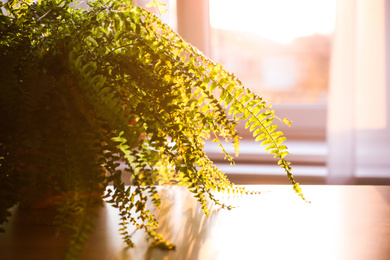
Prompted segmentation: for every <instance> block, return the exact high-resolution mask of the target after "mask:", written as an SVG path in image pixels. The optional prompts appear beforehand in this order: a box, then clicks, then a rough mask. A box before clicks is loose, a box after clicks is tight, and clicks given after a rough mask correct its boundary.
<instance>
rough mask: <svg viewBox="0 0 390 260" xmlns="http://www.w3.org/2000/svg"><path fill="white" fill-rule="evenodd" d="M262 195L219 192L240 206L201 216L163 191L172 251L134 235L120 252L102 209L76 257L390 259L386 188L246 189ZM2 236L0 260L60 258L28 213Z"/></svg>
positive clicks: (184, 198) (171, 191) (112, 215)
mask: <svg viewBox="0 0 390 260" xmlns="http://www.w3.org/2000/svg"><path fill="white" fill-rule="evenodd" d="M246 187H247V188H248V189H250V190H260V191H268V190H269V191H270V192H265V193H263V194H260V195H249V196H228V195H219V196H220V199H222V200H223V201H224V202H229V203H231V204H232V205H236V206H238V207H236V208H234V209H232V210H230V211H229V210H224V209H220V210H218V208H216V207H214V208H213V210H212V214H211V216H209V217H206V216H205V215H204V214H203V213H202V211H201V209H200V207H199V205H198V204H197V202H196V200H195V199H194V198H193V197H192V195H191V194H190V193H189V192H188V191H187V190H186V189H185V188H182V187H171V188H161V190H160V192H161V194H162V198H163V200H162V208H161V209H160V210H158V211H157V212H156V216H157V218H158V220H159V222H160V233H161V234H163V235H164V236H165V238H167V239H169V240H170V241H171V242H173V243H175V244H176V250H175V251H162V250H160V249H156V248H150V247H149V245H148V243H146V242H145V235H144V234H143V233H142V232H140V231H137V233H136V234H135V236H134V242H135V243H136V247H135V248H132V249H128V250H125V249H124V244H123V242H122V241H121V237H120V235H119V234H118V232H117V230H118V224H117V223H118V221H117V220H118V217H117V215H118V214H117V211H116V209H114V208H112V207H111V206H109V205H106V206H105V207H103V208H101V209H100V214H99V218H98V220H97V224H96V231H95V234H94V235H93V236H92V237H91V239H90V240H89V242H88V244H87V245H86V246H85V248H84V251H83V253H82V255H81V256H80V259H94V260H95V259H103V260H105V259H110V260H111V259H112V260H113V259H137V260H138V259H144V260H146V259H148V260H153V259H178V260H179V259H180V260H186V259H201V260H208V259H210V260H211V259H212V260H215V259H223V260H225V259H267V260H268V259H310V260H312V259H316V260H318V259H326V260H335V259H347V260H349V259H353V260H361V259H364V260H365V259H367V260H381V259H383V260H388V259H390V186H325V185H318V186H304V185H302V188H303V192H304V194H305V196H306V197H307V198H308V199H309V200H311V201H312V203H311V204H307V203H305V202H303V201H302V200H301V199H300V198H299V197H298V196H296V195H295V194H294V192H293V191H292V189H291V186H285V185H280V186H246ZM13 214H14V215H13V218H12V220H11V221H10V223H8V224H7V225H5V229H6V233H0V259H18V260H19V259H29V260H30V259H61V257H60V254H61V252H62V249H63V241H61V240H60V239H58V238H56V237H55V230H54V227H52V226H47V225H43V224H39V223H36V222H33V221H32V220H31V218H29V216H31V212H29V211H28V210H25V209H23V210H22V209H18V208H14V209H13Z"/></svg>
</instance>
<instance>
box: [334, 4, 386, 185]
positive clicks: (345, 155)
mask: <svg viewBox="0 0 390 260" xmlns="http://www.w3.org/2000/svg"><path fill="white" fill-rule="evenodd" d="M328 108H329V110H328V124H327V125H328V128H327V138H328V148H329V157H328V170H329V176H328V183H329V184H353V183H355V182H356V180H357V179H359V178H374V179H375V178H376V179H378V178H379V179H380V178H390V1H387V0H338V4H337V21H336V30H335V35H334V41H333V50H332V63H331V74H330V96H329V104H328Z"/></svg>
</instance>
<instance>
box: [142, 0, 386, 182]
mask: <svg viewBox="0 0 390 260" xmlns="http://www.w3.org/2000/svg"><path fill="white" fill-rule="evenodd" d="M147 2H149V1H147V0H145V1H143V0H138V4H139V5H141V6H145V3H147ZM165 2H166V3H167V5H168V8H169V9H168V13H167V14H164V15H163V16H162V19H163V20H164V21H165V22H166V23H167V24H168V25H170V26H171V27H172V28H174V29H175V30H176V31H177V32H178V33H179V34H180V35H181V36H182V37H183V38H184V39H185V40H187V41H189V42H190V43H192V44H193V45H194V46H196V47H197V48H199V49H200V50H201V51H202V52H203V53H204V54H205V55H207V56H209V57H210V58H211V59H213V60H214V61H216V62H219V63H221V64H222V65H224V66H225V67H226V68H227V69H228V70H229V71H231V72H233V73H234V74H236V75H237V76H238V78H240V80H241V81H242V82H243V84H244V85H245V86H246V87H248V88H250V89H252V90H253V91H254V92H256V93H257V94H258V95H260V96H262V97H263V98H264V99H265V100H266V101H268V102H270V103H272V104H273V108H274V109H275V110H276V112H277V115H278V116H279V117H281V118H285V117H286V118H288V119H290V120H291V121H292V122H293V123H292V126H291V128H288V127H286V126H282V125H281V130H282V131H284V132H285V134H286V136H287V140H288V141H286V145H287V146H288V147H289V150H290V153H291V154H290V155H289V156H288V157H287V159H289V160H290V161H291V162H292V165H293V174H294V175H295V176H296V178H297V180H298V181H300V182H301V183H302V184H376V185H381V184H390V127H389V122H390V113H389V112H390V52H389V48H390V2H389V1H386V0H273V1H269V0H241V1H234V0H166V1H165ZM149 10H151V11H154V12H156V10H153V9H149ZM239 131H240V133H241V135H242V136H243V140H242V144H241V152H240V155H239V156H238V157H237V158H236V165H235V166H233V167H230V166H229V165H228V163H227V162H225V161H224V160H223V155H221V154H220V152H219V148H218V147H217V146H215V145H214V144H212V143H208V144H207V145H206V151H207V154H208V155H209V156H210V157H211V158H212V159H213V161H214V162H215V163H216V164H217V165H218V166H219V167H220V168H221V169H222V170H224V171H225V172H226V174H227V175H228V177H229V178H230V179H231V180H232V181H233V182H234V183H237V184H284V183H288V179H287V178H286V177H285V174H284V172H283V170H282V169H280V168H279V167H275V160H273V158H272V156H271V155H268V154H266V153H265V152H263V151H262V150H263V149H262V148H261V147H260V146H259V144H256V143H254V140H253V138H251V134H250V133H248V132H247V131H245V129H244V127H242V126H241V127H240V128H239ZM227 147H229V146H228V145H227ZM231 151H233V149H231Z"/></svg>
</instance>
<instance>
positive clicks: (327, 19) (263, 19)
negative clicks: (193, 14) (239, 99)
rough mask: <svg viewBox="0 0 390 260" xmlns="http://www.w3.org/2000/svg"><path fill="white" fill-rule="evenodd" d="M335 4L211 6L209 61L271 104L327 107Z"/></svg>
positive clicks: (220, 2)
mask: <svg viewBox="0 0 390 260" xmlns="http://www.w3.org/2000/svg"><path fill="white" fill-rule="evenodd" d="M335 11H336V10H335V0H272V1H271V0H241V1H236V0H210V23H211V51H212V53H211V56H212V59H213V60H215V61H217V62H220V63H222V64H223V65H224V66H225V67H226V68H227V69H228V70H230V71H232V72H234V73H235V74H236V75H237V76H238V77H239V78H240V79H241V80H242V81H243V83H244V85H245V86H247V87H248V88H251V89H252V90H253V91H255V92H257V93H258V94H259V95H260V96H263V97H264V98H265V99H266V100H267V101H270V102H271V103H274V104H275V103H290V104H291V103H301V104H302V103H311V104H313V103H314V104H318V103H326V96H327V89H328V71H329V62H330V49H331V38H332V33H333V29H334V22H335Z"/></svg>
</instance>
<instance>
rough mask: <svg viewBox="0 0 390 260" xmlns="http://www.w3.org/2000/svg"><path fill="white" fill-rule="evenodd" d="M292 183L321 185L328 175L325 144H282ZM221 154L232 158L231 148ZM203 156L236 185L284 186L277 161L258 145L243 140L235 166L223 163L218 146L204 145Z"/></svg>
mask: <svg viewBox="0 0 390 260" xmlns="http://www.w3.org/2000/svg"><path fill="white" fill-rule="evenodd" d="M285 144H286V145H287V147H288V149H289V152H290V154H289V155H288V156H287V159H288V160H289V161H290V162H291V163H292V167H293V171H292V173H293V175H294V176H295V178H296V181H298V182H302V183H306V184H324V183H325V180H326V176H327V174H328V171H327V168H326V157H327V147H326V142H325V141H286V142H285ZM224 148H225V150H227V151H228V152H229V153H230V154H232V155H234V149H233V147H232V145H226V146H225V147H224ZM205 151H206V154H207V155H208V156H209V158H210V159H211V160H212V161H213V162H214V163H215V165H216V166H217V167H218V168H219V169H220V170H221V171H222V172H224V173H225V174H226V175H227V177H228V178H229V179H230V180H231V181H232V182H233V183H236V184H259V183H261V184H288V183H289V180H288V178H287V177H286V173H285V172H284V170H283V169H282V168H280V167H278V165H277V159H274V158H273V156H272V155H271V154H269V153H268V152H266V151H265V150H264V147H262V146H260V144H259V143H255V142H253V141H250V140H243V141H242V142H241V145H240V154H239V156H238V157H237V158H235V160H234V161H235V165H230V164H229V162H228V161H227V160H224V154H222V153H221V152H220V148H219V147H218V144H216V143H212V142H207V143H206V145H205Z"/></svg>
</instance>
